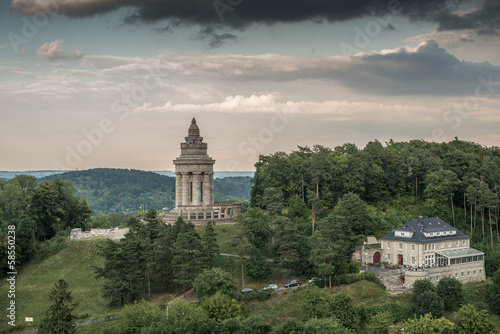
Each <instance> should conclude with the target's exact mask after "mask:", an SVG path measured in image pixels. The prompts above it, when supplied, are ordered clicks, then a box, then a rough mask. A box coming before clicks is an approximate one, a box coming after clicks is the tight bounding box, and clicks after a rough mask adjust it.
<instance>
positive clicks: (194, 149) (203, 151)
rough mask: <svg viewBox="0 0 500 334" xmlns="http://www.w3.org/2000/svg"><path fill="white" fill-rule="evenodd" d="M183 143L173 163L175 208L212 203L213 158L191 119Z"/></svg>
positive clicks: (194, 120) (194, 121)
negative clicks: (179, 153)
mask: <svg viewBox="0 0 500 334" xmlns="http://www.w3.org/2000/svg"><path fill="white" fill-rule="evenodd" d="M185 139H186V142H184V143H181V155H180V156H179V157H178V158H177V159H175V160H174V165H175V207H176V209H177V211H179V209H181V208H182V207H186V206H199V205H202V206H208V205H214V170H213V166H214V163H215V160H213V159H212V158H211V157H209V156H208V154H207V143H204V142H203V137H200V129H199V128H198V125H197V124H196V119H194V118H193V120H192V121H191V126H190V127H189V130H188V136H187V137H186V138H185Z"/></svg>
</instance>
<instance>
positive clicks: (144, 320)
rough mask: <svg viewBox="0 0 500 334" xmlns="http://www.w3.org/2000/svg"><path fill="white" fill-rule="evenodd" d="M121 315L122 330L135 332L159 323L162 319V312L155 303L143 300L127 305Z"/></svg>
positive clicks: (123, 331)
mask: <svg viewBox="0 0 500 334" xmlns="http://www.w3.org/2000/svg"><path fill="white" fill-rule="evenodd" d="M121 317H122V320H121V332H122V333H131V334H133V333H140V332H141V329H142V328H144V327H149V326H152V325H155V324H157V323H159V322H160V321H161V319H162V313H161V311H160V309H159V308H158V307H157V306H156V305H155V304H150V303H148V302H146V301H145V300H142V301H140V302H135V303H134V304H131V305H125V307H124V308H123V311H122V315H121Z"/></svg>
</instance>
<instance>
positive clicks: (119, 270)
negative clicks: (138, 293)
mask: <svg viewBox="0 0 500 334" xmlns="http://www.w3.org/2000/svg"><path fill="white" fill-rule="evenodd" d="M99 255H100V256H102V257H103V258H104V267H103V268H100V267H95V268H94V269H95V274H96V278H105V279H106V282H105V283H104V284H103V287H102V290H101V293H102V295H103V297H104V298H106V299H107V300H108V302H109V303H110V304H111V305H123V304H124V303H125V299H126V298H127V297H128V296H131V278H132V277H131V276H130V267H129V266H128V263H127V255H126V254H125V251H124V249H123V244H121V243H117V242H115V241H112V240H110V239H106V241H105V245H104V246H102V248H101V250H100V251H99Z"/></svg>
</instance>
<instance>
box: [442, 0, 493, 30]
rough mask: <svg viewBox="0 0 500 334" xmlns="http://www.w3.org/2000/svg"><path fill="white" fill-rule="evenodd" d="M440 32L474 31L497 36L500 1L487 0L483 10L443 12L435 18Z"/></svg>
mask: <svg viewBox="0 0 500 334" xmlns="http://www.w3.org/2000/svg"><path fill="white" fill-rule="evenodd" d="M433 18H434V20H435V21H436V22H437V23H439V26H438V30H441V31H443V30H461V29H474V30H476V31H477V32H478V34H482V35H497V33H498V32H497V31H496V29H498V28H500V1H499V0H486V1H484V2H483V5H482V7H481V8H478V9H471V10H468V11H465V12H450V11H441V12H438V13H436V14H435V15H434V16H433Z"/></svg>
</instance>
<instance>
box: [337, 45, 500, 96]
mask: <svg viewBox="0 0 500 334" xmlns="http://www.w3.org/2000/svg"><path fill="white" fill-rule="evenodd" d="M352 59H353V61H352V62H351V64H350V66H348V67H345V68H343V69H341V70H337V71H335V72H334V73H332V74H333V75H332V78H336V79H334V80H338V82H339V83H340V84H342V85H344V86H347V87H350V88H352V89H354V90H358V91H364V92H370V93H378V94H382V95H461V94H465V95H473V94H474V89H475V88H476V87H477V85H478V84H479V83H480V82H481V80H486V81H487V78H493V80H494V81H495V85H498V79H499V78H500V68H499V67H497V66H493V65H491V64H489V63H488V62H485V63H475V62H468V61H463V60H459V59H457V58H456V57H455V56H454V55H452V54H450V53H448V52H447V51H446V50H445V49H443V48H441V47H440V46H439V45H438V44H437V43H436V42H435V41H434V40H430V41H428V42H427V43H426V44H423V45H421V46H420V47H418V48H417V49H416V50H415V51H409V50H407V49H404V48H402V49H400V50H399V51H397V52H392V53H388V54H380V53H378V54H368V55H363V56H358V57H352Z"/></svg>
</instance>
